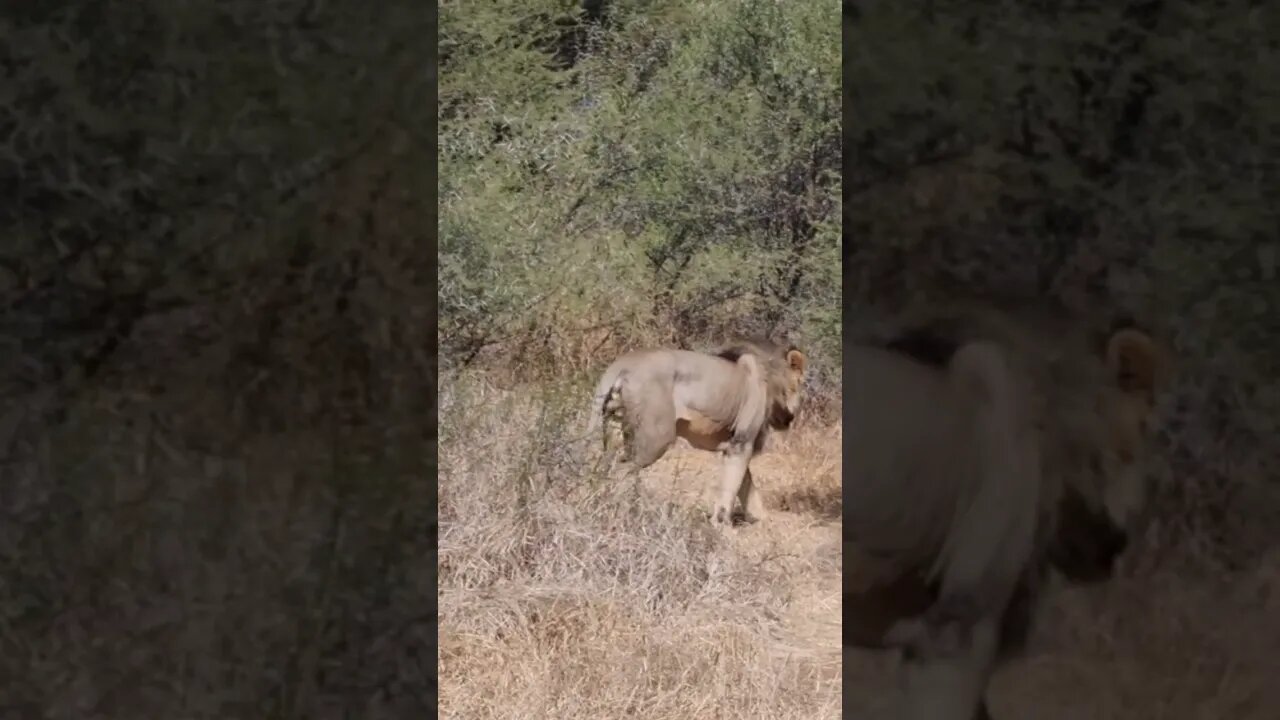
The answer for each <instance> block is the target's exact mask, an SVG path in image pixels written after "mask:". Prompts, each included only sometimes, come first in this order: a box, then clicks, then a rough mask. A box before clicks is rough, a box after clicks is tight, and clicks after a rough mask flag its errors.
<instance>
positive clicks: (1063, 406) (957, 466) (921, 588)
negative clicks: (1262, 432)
mask: <svg viewBox="0 0 1280 720" xmlns="http://www.w3.org/2000/svg"><path fill="white" fill-rule="evenodd" d="M844 359H845V369H846V377H847V378H848V382H847V386H846V392H845V402H846V405H845V413H844V414H845V425H846V427H845V435H844V446H843V458H844V459H843V463H844V492H845V509H844V512H845V525H844V530H845V573H844V577H845V589H844V603H845V606H844V616H845V627H844V644H845V645H846V646H851V647H861V648H873V649H876V648H878V649H887V648H896V649H899V650H901V652H902V657H903V660H904V670H905V673H904V675H905V685H906V704H907V706H906V708H905V710H904V713H903V716H904V717H907V718H929V719H930V720H946V718H958V719H962V720H971V719H972V718H987V717H989V712H988V709H987V704H986V700H985V694H986V687H987V683H988V681H989V678H990V676H991V674H992V672H993V671H994V669H995V667H996V666H997V664H998V663H999V662H1002V661H1005V660H1008V659H1009V658H1011V657H1013V656H1014V655H1016V653H1017V651H1018V650H1019V649H1020V648H1021V646H1022V645H1023V643H1024V642H1025V639H1026V636H1027V635H1028V633H1029V630H1030V626H1031V624H1032V620H1033V617H1034V611H1035V608H1036V606H1037V602H1038V599H1039V598H1040V596H1041V594H1042V588H1043V586H1044V584H1045V580H1046V579H1047V577H1048V574H1049V572H1050V570H1051V569H1052V570H1056V571H1057V572H1059V573H1060V574H1061V575H1063V576H1064V577H1066V579H1068V580H1069V581H1075V582H1097V581H1101V580H1104V579H1106V578H1107V577H1109V576H1110V574H1111V573H1112V571H1113V567H1114V563H1115V561H1116V558H1117V557H1118V556H1119V555H1120V554H1121V553H1123V551H1124V550H1125V548H1126V546H1127V528H1128V526H1129V524H1130V523H1131V522H1132V520H1133V518H1134V517H1135V516H1136V514H1137V513H1138V512H1140V511H1141V509H1142V506H1143V504H1144V503H1143V495H1144V493H1143V484H1144V471H1143V462H1142V461H1143V457H1144V449H1145V444H1146V438H1147V436H1148V433H1149V431H1150V424H1151V418H1152V416H1153V414H1154V405H1155V402H1156V398H1157V396H1158V394H1159V393H1160V392H1161V390H1162V389H1163V387H1164V386H1165V385H1166V384H1167V366H1168V360H1167V355H1166V353H1165V351H1164V350H1163V348H1161V347H1160V346H1159V345H1158V344H1157V343H1156V341H1155V340H1154V339H1153V338H1152V337H1151V336H1150V335H1148V334H1147V333H1145V332H1144V331H1142V330H1140V329H1138V328H1136V327H1131V326H1123V327H1116V328H1113V329H1112V330H1111V332H1109V333H1106V334H1105V335H1104V336H1103V337H1102V338H1101V341H1100V342H1095V341H1094V339H1093V338H1092V337H1090V336H1089V335H1088V334H1086V333H1084V332H1082V331H1081V330H1079V329H1078V328H1077V327H1076V326H1075V324H1074V323H1073V322H1072V321H1071V320H1070V319H1069V318H1064V317H1061V316H1058V315H1055V314H1047V315H1046V314H1035V313H1030V312H1024V313H1023V314H1022V315H1021V316H1018V315H1015V314H1013V313H1009V312H1004V311H998V310H996V309H995V308H993V307H989V306H985V307H984V306H981V305H972V304H971V305H968V306H965V305H961V306H959V307H958V308H957V309H956V310H955V311H953V312H950V313H932V315H929V314H926V315H924V316H921V317H917V318H915V319H913V320H911V321H909V322H907V323H904V324H902V325H901V326H900V328H899V329H898V330H897V331H896V332H895V333H893V334H892V335H890V336H889V337H888V338H884V339H880V340H877V341H861V342H851V341H847V342H846V347H845V358H844Z"/></svg>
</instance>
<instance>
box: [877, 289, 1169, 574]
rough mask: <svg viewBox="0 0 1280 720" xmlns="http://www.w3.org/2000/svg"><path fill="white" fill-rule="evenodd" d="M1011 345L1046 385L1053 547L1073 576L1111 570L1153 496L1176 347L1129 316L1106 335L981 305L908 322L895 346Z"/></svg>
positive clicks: (929, 353)
mask: <svg viewBox="0 0 1280 720" xmlns="http://www.w3.org/2000/svg"><path fill="white" fill-rule="evenodd" d="M973 340H994V341H996V342H999V343H1000V344H1001V345H1002V346H1004V347H1006V348H1009V349H1010V350H1011V351H1012V354H1013V356H1014V358H1015V359H1017V360H1018V361H1019V362H1020V363H1021V367H1022V369H1023V371H1024V372H1026V373H1028V376H1029V377H1031V378H1032V380H1033V383H1032V384H1033V386H1034V387H1036V388H1038V389H1039V392H1040V397H1039V398H1038V399H1037V400H1038V402H1039V405H1040V410H1039V413H1038V416H1039V423H1040V436H1041V443H1042V452H1043V455H1044V460H1043V471H1044V473H1045V474H1046V476H1047V477H1046V479H1047V480H1048V481H1049V485H1048V487H1047V489H1048V490H1049V493H1047V497H1049V498H1052V499H1053V502H1054V505H1055V507H1054V509H1053V510H1052V517H1051V518H1049V522H1048V523H1046V524H1045V526H1044V527H1043V528H1042V529H1043V531H1044V532H1046V533H1048V534H1049V536H1048V539H1047V541H1046V547H1045V555H1046V557H1047V559H1048V560H1049V562H1050V564H1052V565H1053V566H1054V567H1056V568H1057V569H1058V570H1059V571H1060V572H1062V573H1063V574H1064V575H1065V576H1066V577H1067V578H1068V579H1070V580H1073V581H1077V582H1087V581H1096V580H1101V579H1105V578H1107V577H1109V576H1110V575H1111V572H1112V569H1113V566H1114V563H1115V560H1116V559H1117V558H1118V557H1119V556H1120V554H1121V553H1123V551H1124V550H1125V548H1126V547H1127V545H1128V530H1129V527H1130V525H1131V524H1132V521H1133V519H1134V517H1135V515H1137V514H1138V513H1139V512H1140V511H1141V510H1142V508H1143V505H1144V503H1145V499H1146V492H1145V487H1146V475H1147V469H1146V463H1145V459H1146V455H1147V448H1148V445H1149V444H1150V431H1151V424H1152V417H1153V415H1154V412H1155V403H1156V398H1157V397H1158V396H1159V395H1160V392H1161V391H1162V390H1163V389H1164V387H1165V386H1166V384H1167V382H1168V374H1169V372H1168V371H1169V365H1170V359H1169V355H1168V354H1167V351H1166V350H1165V349H1164V348H1163V347H1162V346H1160V345H1159V344H1158V343H1157V342H1156V341H1155V340H1154V339H1153V338H1152V337H1151V336H1150V335H1149V334H1148V333H1146V332H1144V331H1143V330H1141V329H1139V328H1137V327H1134V326H1132V325H1129V324H1125V325H1121V326H1117V327H1113V328H1112V330H1111V331H1110V332H1108V333H1106V334H1104V335H1103V336H1101V338H1100V339H1099V340H1097V341H1094V340H1091V339H1090V338H1088V336H1086V335H1084V334H1083V333H1082V332H1081V331H1080V330H1079V328H1078V327H1076V326H1074V325H1072V324H1071V323H1069V322H1067V321H1065V320H1063V319H1062V318H1061V317H1059V316H1055V315H1053V314H1039V315H1030V314H1028V315H1027V316H1019V317H1015V316H1013V315H1010V314H1008V313H993V312H990V311H987V310H978V311H974V310H973V309H972V308H971V307H963V308H962V309H961V310H960V311H958V312H956V313H954V314H946V315H942V316H938V315H935V316H933V317H932V318H930V319H929V320H928V321H926V322H917V323H916V324H913V325H909V326H908V329H906V330H905V331H901V332H899V333H898V334H897V335H895V336H894V337H893V338H892V339H891V340H889V341H888V342H887V343H886V346H887V347H889V348H891V349H893V350H896V351H899V352H902V353H904V354H906V355H909V356H911V357H913V358H915V359H917V360H919V361H922V362H925V363H927V364H930V365H936V366H942V365H945V364H947V363H948V362H949V361H950V359H951V357H952V356H953V355H954V353H955V352H956V349H957V348H958V347H960V346H961V345H962V344H963V343H966V342H970V341H973Z"/></svg>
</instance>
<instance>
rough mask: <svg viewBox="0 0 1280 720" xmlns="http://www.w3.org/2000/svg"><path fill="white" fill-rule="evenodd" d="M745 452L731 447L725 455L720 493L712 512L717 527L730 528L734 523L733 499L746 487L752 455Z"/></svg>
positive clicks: (742, 449)
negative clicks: (745, 481)
mask: <svg viewBox="0 0 1280 720" xmlns="http://www.w3.org/2000/svg"><path fill="white" fill-rule="evenodd" d="M745 450H746V448H740V447H731V448H730V449H729V450H726V451H725V453H724V469H723V474H722V475H721V479H720V493H719V495H718V496H717V497H716V505H715V508H713V509H712V511H711V521H712V522H713V523H715V524H717V525H724V526H728V525H731V524H732V523H733V499H734V497H736V496H737V495H738V490H739V489H741V488H742V487H743V485H744V480H745V479H746V477H747V462H748V461H749V460H750V459H751V454H750V453H748V452H745Z"/></svg>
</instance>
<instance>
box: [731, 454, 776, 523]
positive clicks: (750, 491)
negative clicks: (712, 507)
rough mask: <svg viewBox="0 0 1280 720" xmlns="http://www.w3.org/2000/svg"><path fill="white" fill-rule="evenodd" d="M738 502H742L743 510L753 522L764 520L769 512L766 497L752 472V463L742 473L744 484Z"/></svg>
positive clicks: (740, 488) (739, 492)
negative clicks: (765, 503)
mask: <svg viewBox="0 0 1280 720" xmlns="http://www.w3.org/2000/svg"><path fill="white" fill-rule="evenodd" d="M738 502H739V503H741V504H742V511H743V512H744V513H745V514H746V516H747V520H749V521H751V522H759V521H761V520H764V519H765V518H766V517H767V516H768V514H769V513H768V512H767V511H766V510H765V509H764V498H762V497H761V496H760V489H759V488H758V487H757V486H756V482H755V477H753V476H752V474H751V467H750V464H748V467H747V471H746V472H745V473H743V475H742V486H741V487H739V488H738Z"/></svg>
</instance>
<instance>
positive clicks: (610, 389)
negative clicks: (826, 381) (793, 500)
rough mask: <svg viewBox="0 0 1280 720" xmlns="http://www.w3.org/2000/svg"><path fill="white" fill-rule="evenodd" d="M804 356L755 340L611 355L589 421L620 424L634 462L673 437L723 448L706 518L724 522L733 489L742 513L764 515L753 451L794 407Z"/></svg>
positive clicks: (658, 452) (642, 461)
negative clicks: (703, 349)
mask: <svg viewBox="0 0 1280 720" xmlns="http://www.w3.org/2000/svg"><path fill="white" fill-rule="evenodd" d="M806 364H807V360H806V358H805V356H804V353H802V352H800V351H799V350H797V349H796V348H794V347H783V346H780V345H776V344H774V343H771V342H768V341H764V340H753V341H746V342H742V343H738V344H735V345H731V346H729V347H726V348H724V349H722V350H720V351H718V352H717V353H715V354H707V353H699V352H691V351H688V350H637V351H635V352H631V353H628V354H626V355H623V356H622V357H620V358H618V359H617V360H615V361H613V363H612V364H611V365H609V367H608V368H607V369H606V370H605V372H604V374H603V375H602V376H601V378H600V381H599V382H598V383H597V384H596V390H595V395H594V398H593V404H592V411H591V419H590V428H591V431H592V432H594V431H595V430H596V429H598V428H603V430H604V432H605V444H606V446H607V445H608V433H609V430H610V425H612V424H614V422H617V423H619V424H621V426H622V429H623V433H624V435H625V436H626V438H627V446H628V450H629V452H630V459H631V461H632V462H633V463H634V464H635V465H636V466H637V467H647V466H648V465H652V464H653V463H655V462H657V461H658V459H659V458H661V457H662V456H663V455H664V454H665V453H666V451H667V449H668V448H669V447H671V444H672V443H673V442H675V439H676V438H677V437H683V438H684V439H685V440H687V441H689V444H690V445H692V446H693V447H696V448H699V449H701V450H707V451H711V452H720V453H722V454H723V456H724V466H723V471H722V473H723V478H722V480H721V483H720V489H719V493H718V495H717V499H716V504H715V508H714V509H713V511H712V520H713V521H714V522H715V523H717V524H722V525H727V524H729V522H730V513H731V511H732V509H733V499H734V497H735V496H737V497H738V499H739V500H740V501H741V503H742V506H743V510H744V511H745V513H746V515H747V516H748V517H749V518H751V519H755V520H760V519H763V518H764V516H765V514H766V513H765V509H764V503H763V502H762V500H761V497H760V491H759V488H758V487H756V484H755V480H754V478H753V477H752V476H751V471H750V468H749V463H750V460H751V457H752V455H753V454H755V453H756V452H759V451H760V450H761V448H762V447H763V443H764V439H765V436H766V434H767V433H768V432H769V431H770V430H771V429H774V430H786V429H787V428H789V427H790V425H791V422H792V420H793V419H794V417H795V414H796V412H797V410H798V408H799V403H800V391H801V385H802V381H803V379H804V372H805V366H806Z"/></svg>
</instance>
